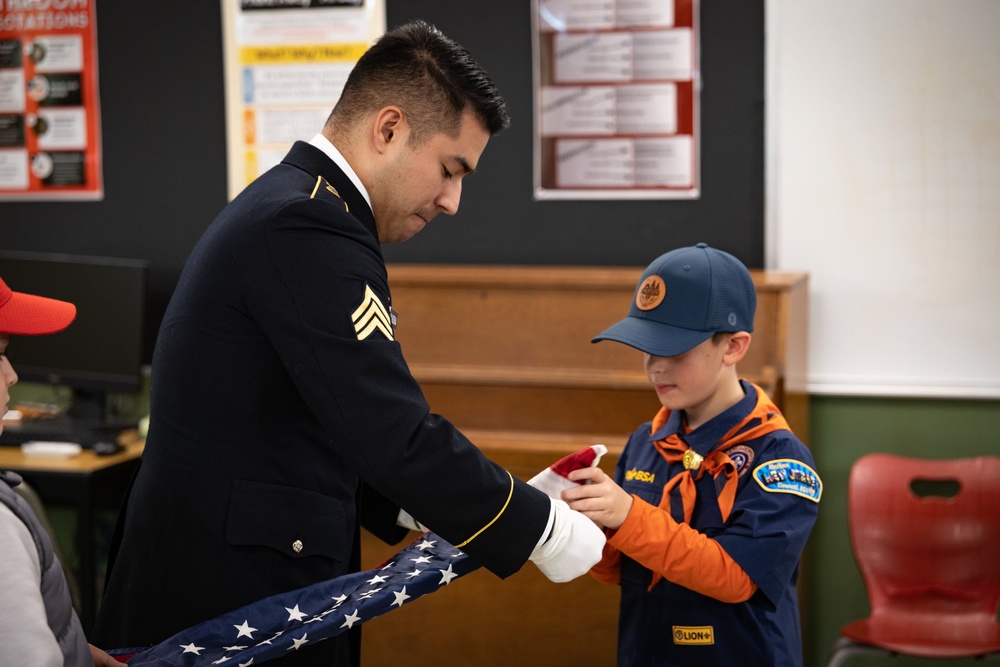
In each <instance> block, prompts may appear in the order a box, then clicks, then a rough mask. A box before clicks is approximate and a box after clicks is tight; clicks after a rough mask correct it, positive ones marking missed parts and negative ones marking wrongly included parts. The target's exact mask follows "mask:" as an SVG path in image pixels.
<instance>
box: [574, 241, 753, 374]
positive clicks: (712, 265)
mask: <svg viewBox="0 0 1000 667" xmlns="http://www.w3.org/2000/svg"><path fill="white" fill-rule="evenodd" d="M756 309H757V291H756V290H755V289H754V286H753V280H752V279H751V278H750V272H749V271H748V270H747V267H745V266H744V265H743V263H742V262H741V261H740V260H738V259H736V258H735V257H733V256H732V255H730V254H729V253H727V252H723V251H722V250H716V249H715V248H710V247H708V246H707V245H706V244H704V243H699V244H698V245H696V246H693V247H689V248H678V249H677V250H671V251H670V252H668V253H666V254H664V255H660V256H659V257H658V258H656V260H654V261H653V263H652V264H650V265H649V266H648V267H647V268H646V270H645V272H643V274H642V278H640V279H639V285H638V286H637V287H636V290H635V296H634V298H633V299H632V306H631V307H630V308H629V311H628V316H627V317H626V318H625V319H623V320H621V321H620V322H618V323H616V324H614V325H612V326H611V327H609V328H608V329H607V330H605V331H604V332H602V333H601V334H600V335H598V336H596V337H595V338H594V339H593V340H592V341H591V342H593V343H596V342H597V341H601V340H614V341H618V342H619V343H625V344H626V345H630V346H631V347H634V348H636V349H639V350H641V351H643V352H645V353H647V354H651V355H653V356H657V357H672V356H674V355H677V354H681V353H682V352H687V351H688V350H690V349H691V348H693V347H695V346H697V345H700V344H701V343H703V342H705V341H706V340H708V339H709V338H711V337H712V335H713V334H715V333H716V332H720V331H747V332H750V331H753V316H754V311H755V310H756Z"/></svg>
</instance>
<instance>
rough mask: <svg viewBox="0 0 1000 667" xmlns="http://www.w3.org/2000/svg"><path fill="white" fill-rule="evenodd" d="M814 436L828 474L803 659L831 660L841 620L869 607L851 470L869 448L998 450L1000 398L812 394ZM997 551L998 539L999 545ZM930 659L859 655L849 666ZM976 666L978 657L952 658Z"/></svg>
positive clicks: (904, 664) (814, 539) (811, 557)
mask: <svg viewBox="0 0 1000 667" xmlns="http://www.w3.org/2000/svg"><path fill="white" fill-rule="evenodd" d="M810 409H811V413H810V434H809V437H810V439H809V444H810V448H811V449H812V450H813V456H814V457H815V459H816V465H817V468H818V469H819V473H820V475H821V476H822V478H823V485H824V488H823V499H822V501H821V505H820V515H819V520H818V521H817V523H816V528H815V529H814V530H813V533H812V536H811V537H810V539H809V544H808V545H807V547H806V556H805V565H804V571H803V582H802V583H803V584H804V585H803V586H802V589H801V593H802V596H803V600H804V605H803V616H804V622H805V625H806V629H805V632H806V637H805V640H806V648H805V651H806V661H805V663H806V665H816V666H822V665H825V664H826V661H827V658H828V657H829V651H830V648H831V647H832V646H833V643H834V642H835V641H836V639H837V637H838V636H839V632H840V628H841V626H843V625H844V624H846V623H848V622H850V621H853V620H855V619H858V618H863V617H865V616H867V615H868V598H867V595H866V593H865V587H864V583H863V582H862V580H861V575H860V574H859V573H858V570H857V566H856V564H855V562H854V556H853V555H852V553H851V545H850V538H849V537H848V532H847V478H848V474H849V473H850V469H851V465H852V464H853V463H854V461H856V460H857V459H858V458H860V457H861V456H863V455H864V454H867V453H869V452H888V453H892V454H900V455H904V456H916V457H921V458H955V457H966V456H979V455H982V454H993V455H1000V436H998V434H1000V401H974V400H925V399H892V398H856V397H830V396H814V397H812V399H811V400H810ZM997 555H998V557H1000V545H998V547H997ZM931 663H932V661H928V660H916V659H908V658H896V659H893V660H891V661H887V660H886V659H884V658H869V657H856V658H852V659H851V660H850V661H848V663H847V665H848V667H863V666H866V665H886V664H891V665H893V667H909V666H910V665H927V664H931ZM947 664H948V665H956V666H959V667H964V666H966V665H967V666H968V667H972V665H981V664H982V663H981V662H975V661H972V660H965V661H951V662H947Z"/></svg>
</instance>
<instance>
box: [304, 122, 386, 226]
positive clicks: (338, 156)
mask: <svg viewBox="0 0 1000 667" xmlns="http://www.w3.org/2000/svg"><path fill="white" fill-rule="evenodd" d="M309 143H310V144H311V145H313V146H315V147H316V148H318V149H320V150H321V151H323V152H324V153H326V155H327V156H328V157H329V158H330V159H331V160H333V161H334V162H336V163H337V166H338V167H340V169H341V170H342V171H343V172H344V173H345V174H347V177H348V178H349V179H351V183H354V187H356V188H357V189H358V192H360V193H361V196H362V197H364V198H365V201H366V202H368V208H372V199H371V197H369V196H368V191H367V190H365V186H363V185H362V184H361V179H360V178H358V174H357V172H355V171H354V168H353V167H351V165H350V164H348V162H347V158H345V157H344V155H343V154H342V153H341V152H340V151H339V150H337V147H336V146H334V145H333V144H332V143H330V140H329V139H327V138H326V137H324V136H323V135H322V133H321V134H317V135H316V136H315V137H313V138H312V139H310V140H309ZM373 210H374V209H373Z"/></svg>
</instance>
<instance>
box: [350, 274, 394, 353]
mask: <svg viewBox="0 0 1000 667" xmlns="http://www.w3.org/2000/svg"><path fill="white" fill-rule="evenodd" d="M351 321H352V322H353V323H354V331H355V332H356V333H357V334H358V340H365V339H367V338H368V337H369V336H371V335H372V334H373V333H375V332H376V331H381V332H382V335H383V336H385V337H386V338H388V339H389V340H393V338H392V331H393V329H392V318H390V317H389V311H388V310H386V309H385V306H383V305H382V302H381V301H379V298H378V297H377V296H376V295H375V292H373V291H372V288H371V287H370V286H369V285H368V284H367V283H365V296H364V298H363V299H362V300H361V305H360V306H358V307H357V309H356V310H355V311H354V312H353V313H352V314H351Z"/></svg>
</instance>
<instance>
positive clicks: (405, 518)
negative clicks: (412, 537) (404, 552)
mask: <svg viewBox="0 0 1000 667" xmlns="http://www.w3.org/2000/svg"><path fill="white" fill-rule="evenodd" d="M396 525H397V526H399V527H400V528H409V529H410V530H416V531H418V532H421V533H426V532H427V526H425V525H424V524H422V523H420V522H419V521H417V520H416V519H414V518H413V517H412V516H411V515H410V513H409V512H407V511H406V510H404V509H403V508H400V509H399V514H397V515H396Z"/></svg>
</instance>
